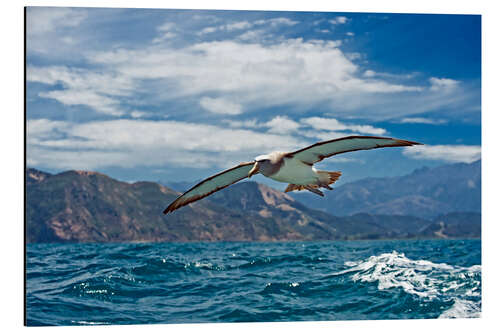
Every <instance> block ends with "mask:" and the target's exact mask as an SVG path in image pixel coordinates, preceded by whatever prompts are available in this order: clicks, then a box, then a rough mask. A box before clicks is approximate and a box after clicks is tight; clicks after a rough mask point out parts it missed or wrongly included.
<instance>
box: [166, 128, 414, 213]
mask: <svg viewBox="0 0 500 333" xmlns="http://www.w3.org/2000/svg"><path fill="white" fill-rule="evenodd" d="M413 145H420V143H418V142H412V141H407V140H400V139H393V138H385V137H376V136H348V137H344V138H339V139H333V140H328V141H322V142H317V143H315V144H313V145H311V146H309V147H305V148H302V149H300V150H297V151H294V152H288V153H286V152H280V151H274V152H272V153H269V154H266V155H259V156H257V157H256V158H255V159H254V160H253V161H251V162H244V163H241V164H239V165H237V166H235V167H233V168H231V169H228V170H225V171H222V172H220V173H218V174H216V175H213V176H211V177H208V178H207V179H205V180H203V181H201V182H200V183H198V184H197V185H195V186H193V187H192V188H191V189H189V190H188V191H186V192H185V193H184V194H182V195H180V196H179V197H178V198H177V199H175V200H174V201H173V202H172V203H171V204H170V205H169V206H168V207H167V208H166V209H165V210H164V211H163V213H164V214H167V213H170V212H173V211H174V210H176V209H178V208H180V207H182V206H185V205H188V204H190V203H192V202H195V201H197V200H200V199H203V198H204V197H206V196H209V195H210V194H212V193H214V192H217V191H219V190H222V189H224V188H226V187H228V186H229V185H231V184H234V183H236V182H238V181H240V180H243V179H245V178H251V177H252V176H253V175H255V174H258V173H260V174H262V175H264V176H265V177H268V178H271V179H273V180H276V181H278V182H283V183H288V184H289V185H288V187H287V188H286V189H285V192H290V191H302V190H307V191H310V192H312V193H314V194H317V195H320V196H323V195H324V194H323V192H321V191H320V190H319V189H320V188H325V189H327V190H332V189H333V188H332V187H331V186H330V185H331V184H333V183H335V181H337V179H339V177H340V175H341V172H340V171H333V172H332V171H319V170H316V168H314V163H318V162H320V161H322V160H323V159H325V158H327V157H330V156H334V155H338V154H342V153H347V152H351V151H357V150H368V149H374V148H383V147H403V146H413Z"/></svg>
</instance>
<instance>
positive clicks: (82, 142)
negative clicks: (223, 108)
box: [27, 119, 309, 169]
mask: <svg viewBox="0 0 500 333" xmlns="http://www.w3.org/2000/svg"><path fill="white" fill-rule="evenodd" d="M59 134H62V135H59ZM27 143H28V148H27V156H28V160H29V161H30V162H29V163H30V165H32V166H50V167H52V168H60V169H64V168H71V169H96V168H100V167H107V166H121V167H125V168H127V167H135V166H165V167H170V166H184V167H185V166H191V167H195V168H205V167H209V166H218V167H229V166H231V165H234V164H237V163H239V162H242V161H247V160H251V159H252V158H254V157H255V156H257V155H260V154H262V153H267V152H270V151H273V150H283V151H293V150H296V149H298V148H300V147H302V146H304V145H307V144H308V143H309V142H307V141H302V140H298V139H297V138H296V137H292V136H287V135H276V134H270V133H258V132H254V131H250V130H243V129H228V128H225V127H220V126H213V125H205V124H196V123H187V122H176V121H146V120H110V121H99V122H90V123H84V124H76V123H69V122H61V121H58V122H54V121H50V120H46V119H40V120H28V142H27Z"/></svg>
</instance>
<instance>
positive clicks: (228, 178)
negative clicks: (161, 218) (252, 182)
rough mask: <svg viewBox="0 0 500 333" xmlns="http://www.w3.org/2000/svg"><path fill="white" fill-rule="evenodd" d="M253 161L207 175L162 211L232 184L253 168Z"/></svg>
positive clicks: (171, 209) (178, 206) (171, 210)
mask: <svg viewBox="0 0 500 333" xmlns="http://www.w3.org/2000/svg"><path fill="white" fill-rule="evenodd" d="M254 164H255V162H246V163H241V164H240V165H238V166H235V167H234V168H231V169H228V170H226V171H222V172H220V173H218V174H216V175H213V176H211V177H208V178H207V179H205V180H203V181H202V182H200V183H199V184H197V185H195V186H193V187H192V188H191V189H189V190H188V191H186V192H185V193H184V194H183V195H181V196H180V197H178V198H177V199H176V200H175V201H174V202H172V203H171V204H170V205H169V206H168V207H167V208H166V209H165V210H164V211H163V214H167V213H170V212H173V211H174V210H176V209H177V208H180V207H182V206H185V205H187V204H190V203H191V202H194V201H196V200H200V199H202V198H204V197H206V196H208V195H210V194H212V193H214V192H217V191H219V190H222V189H223V188H225V187H228V186H229V185H231V184H234V183H236V182H238V181H240V180H242V179H244V178H247V177H248V173H249V172H250V170H251V169H252V168H253V166H254Z"/></svg>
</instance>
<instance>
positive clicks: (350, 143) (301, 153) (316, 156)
mask: <svg viewBox="0 0 500 333" xmlns="http://www.w3.org/2000/svg"><path fill="white" fill-rule="evenodd" d="M419 144H420V143H418V142H412V141H406V140H399V139H393V138H384V137H377V136H347V137H345V138H340V139H333V140H328V141H323V142H318V143H315V144H313V145H312V146H309V147H306V148H303V149H300V150H297V151H295V152H292V153H288V154H286V157H289V158H297V159H299V160H300V161H302V162H304V163H307V164H314V163H317V162H319V161H321V160H323V159H324V158H327V157H330V156H333V155H337V154H342V153H347V152H350V151H356V150H365V149H374V148H382V147H402V146H413V145H419Z"/></svg>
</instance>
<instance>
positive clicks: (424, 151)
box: [403, 145, 481, 163]
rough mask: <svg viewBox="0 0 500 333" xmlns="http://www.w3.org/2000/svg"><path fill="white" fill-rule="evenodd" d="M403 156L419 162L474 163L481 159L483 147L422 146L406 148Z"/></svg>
mask: <svg viewBox="0 0 500 333" xmlns="http://www.w3.org/2000/svg"><path fill="white" fill-rule="evenodd" d="M403 154H404V155H406V156H408V157H410V158H414V159H418V160H439V161H446V162H465V163H472V162H474V161H477V160H479V159H480V158H481V146H468V145H435V146H429V145H422V146H412V147H405V148H404V150H403Z"/></svg>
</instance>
